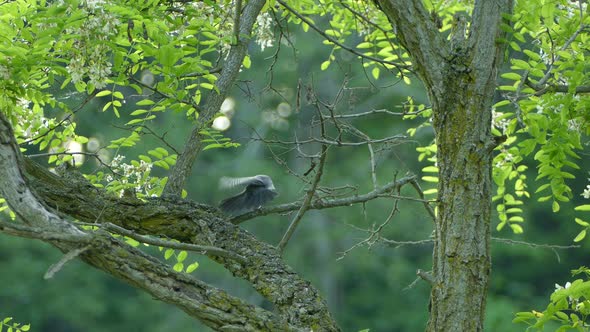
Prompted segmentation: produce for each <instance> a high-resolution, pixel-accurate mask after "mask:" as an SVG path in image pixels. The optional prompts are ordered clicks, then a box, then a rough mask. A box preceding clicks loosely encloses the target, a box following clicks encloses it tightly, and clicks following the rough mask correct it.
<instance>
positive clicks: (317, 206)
mask: <svg viewBox="0 0 590 332" xmlns="http://www.w3.org/2000/svg"><path fill="white" fill-rule="evenodd" d="M414 178H415V175H410V176H406V177H403V178H401V179H399V180H396V181H392V182H390V183H388V184H386V185H384V186H382V187H379V188H377V189H375V190H372V191H370V192H368V193H366V194H363V195H354V196H350V197H344V198H336V199H331V200H328V199H321V200H315V201H312V202H311V203H310V205H309V209H310V210H321V209H328V208H333V207H338V206H349V205H352V204H359V203H364V202H368V201H370V200H373V199H376V198H380V197H382V195H383V194H384V193H387V192H390V191H392V190H395V188H397V187H400V188H401V187H402V186H404V185H406V184H407V183H409V182H410V181H411V180H412V179H414ZM414 200H415V199H414ZM301 204H302V203H301V202H294V203H287V204H281V205H275V206H270V207H267V208H262V209H259V210H256V211H252V212H248V213H245V214H243V215H240V216H237V217H234V218H232V219H230V221H231V222H232V223H234V224H240V223H242V222H244V221H246V220H250V219H252V218H255V217H258V216H263V215H268V214H271V213H285V212H290V211H295V210H298V209H299V208H300V207H301Z"/></svg>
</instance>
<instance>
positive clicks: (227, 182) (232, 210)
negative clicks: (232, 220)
mask: <svg viewBox="0 0 590 332" xmlns="http://www.w3.org/2000/svg"><path fill="white" fill-rule="evenodd" d="M219 187H220V188H223V189H229V188H236V187H240V188H244V189H243V190H242V192H240V193H239V194H237V195H235V196H232V197H230V198H226V199H224V200H223V201H221V203H220V204H219V208H221V210H223V212H225V213H227V214H229V215H232V216H237V215H239V214H243V213H246V212H250V211H253V210H256V209H258V208H260V207H261V206H263V205H264V204H266V203H268V202H270V201H272V200H273V199H274V198H275V197H277V195H278V194H279V193H278V192H277V190H276V189H275V186H274V184H273V183H272V180H271V178H270V177H269V176H268V175H256V176H250V177H244V178H230V177H222V178H221V179H220V180H219Z"/></svg>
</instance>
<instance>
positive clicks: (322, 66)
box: [320, 60, 330, 71]
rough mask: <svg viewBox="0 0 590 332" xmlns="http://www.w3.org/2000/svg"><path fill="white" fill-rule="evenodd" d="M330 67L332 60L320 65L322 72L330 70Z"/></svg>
mask: <svg viewBox="0 0 590 332" xmlns="http://www.w3.org/2000/svg"><path fill="white" fill-rule="evenodd" d="M329 66H330V60H326V61H324V62H322V64H321V65H320V70H322V71H323V70H326V69H328V67H329Z"/></svg>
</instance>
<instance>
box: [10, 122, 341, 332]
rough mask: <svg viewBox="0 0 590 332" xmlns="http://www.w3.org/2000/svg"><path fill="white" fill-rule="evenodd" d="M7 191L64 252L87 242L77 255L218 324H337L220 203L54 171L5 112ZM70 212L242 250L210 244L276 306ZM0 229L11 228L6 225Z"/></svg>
mask: <svg viewBox="0 0 590 332" xmlns="http://www.w3.org/2000/svg"><path fill="white" fill-rule="evenodd" d="M68 174H69V175H71V176H69V175H68ZM0 194H1V195H2V196H3V197H4V198H5V199H6V200H7V202H8V203H9V205H10V206H11V208H12V209H13V210H14V211H15V213H16V214H17V216H18V217H19V220H22V221H25V222H26V223H27V224H28V225H30V227H33V229H31V230H30V232H29V234H30V237H37V238H39V239H42V240H45V241H47V242H49V243H51V244H53V245H55V246H56V247H58V248H59V249H61V250H62V251H64V252H70V251H72V250H76V249H80V248H81V247H84V246H89V247H88V249H87V250H82V252H81V253H80V254H79V256H80V258H82V259H83V260H84V261H85V262H87V263H89V264H91V265H93V266H95V267H97V268H99V269H101V270H103V271H105V272H107V273H110V274H112V275H113V276H116V277H118V278H121V279H122V280H124V281H126V282H128V283H130V284H132V285H134V286H136V287H140V288H142V289H144V290H146V291H147V292H149V293H150V294H152V295H153V296H154V297H155V298H158V299H161V300H163V301H165V302H168V303H171V304H174V305H176V306H178V307H179V308H181V309H183V310H184V311H186V312H187V313H189V314H190V315H192V316H194V317H197V318H199V319H200V320H201V321H203V322H204V323H205V324H207V325H208V326H210V327H212V328H214V329H216V330H220V331H284V330H309V329H313V330H321V331H339V328H338V327H337V325H336V323H335V321H334V320H333V319H332V317H331V316H330V314H329V312H328V310H327V307H326V304H325V302H324V301H323V299H322V298H321V297H320V295H319V294H318V292H317V290H316V289H315V288H313V287H312V285H311V284H310V283H309V282H307V281H305V280H303V279H301V278H300V277H299V276H298V275H297V274H296V273H295V272H294V271H293V270H292V269H291V268H290V267H288V266H287V265H286V264H284V263H283V261H282V260H281V258H280V256H279V255H278V253H277V252H276V250H275V248H274V247H272V246H270V245H268V244H266V243H263V242H260V241H258V240H257V239H256V238H254V237H253V236H252V235H251V234H249V233H248V232H246V231H244V230H242V229H240V228H239V227H237V226H235V225H233V224H232V223H230V222H227V221H225V220H223V219H222V218H220V216H219V215H218V211H217V209H215V208H212V207H208V206H204V205H200V204H196V203H192V202H188V201H180V200H175V199H168V200H153V201H151V202H147V203H145V202H141V201H139V200H137V199H117V198H114V197H112V196H110V195H108V194H107V193H105V192H104V191H102V190H101V189H99V188H95V187H93V186H92V185H90V184H89V183H88V182H87V181H86V180H85V179H84V178H83V177H81V176H79V174H78V173H75V172H74V173H69V172H66V176H65V177H59V176H56V175H55V174H52V173H50V172H49V171H47V170H46V169H45V168H43V167H40V166H39V165H37V164H35V163H34V162H32V161H30V160H28V159H24V158H22V156H21V155H20V151H19V149H18V146H17V145H16V143H15V139H14V136H13V134H12V131H11V129H10V125H9V123H8V121H7V120H6V118H5V116H4V115H3V113H0ZM51 209H53V211H52V210H51ZM65 217H68V218H75V219H78V220H80V221H84V222H88V223H96V224H101V223H105V222H110V223H113V224H116V225H118V226H121V227H124V228H126V229H129V230H132V231H135V232H137V233H141V234H150V235H160V236H163V237H166V238H171V239H176V240H179V241H181V242H186V243H194V244H198V245H204V246H213V247H217V248H220V249H224V250H226V251H228V252H231V253H233V254H234V255H238V256H240V257H243V258H245V260H246V261H245V262H243V261H242V262H239V261H236V260H233V259H232V258H231V257H219V256H217V255H215V252H212V253H211V252H208V253H207V254H208V255H209V256H210V257H211V258H213V259H215V260H216V261H218V262H219V263H221V264H223V265H224V266H225V267H226V268H227V269H228V270H229V271H230V272H232V273H233V274H234V275H235V276H237V277H240V278H244V279H246V280H248V281H249V282H251V284H252V285H253V286H254V288H255V289H257V290H258V291H259V292H260V293H261V294H262V295H263V296H265V297H266V298H267V299H269V300H270V301H271V302H272V303H273V304H274V305H275V307H276V309H277V310H278V315H275V314H273V313H270V312H268V311H266V310H263V309H261V308H258V307H255V306H252V305H249V304H246V303H244V302H243V301H242V300H240V299H238V298H235V297H232V296H230V295H228V294H227V293H225V292H224V291H222V290H219V289H216V288H214V287H211V286H209V285H207V284H205V283H202V282H200V281H198V280H196V279H195V278H193V277H191V276H190V275H187V274H183V273H177V272H175V271H173V270H172V269H171V268H169V267H166V266H165V265H162V264H161V263H160V262H159V261H158V260H156V259H154V258H152V257H150V256H149V255H146V254H144V253H143V252H141V251H139V250H137V249H135V248H132V247H130V246H128V245H127V244H125V243H123V242H121V241H118V240H117V239H114V238H112V237H111V236H110V235H109V234H108V233H107V232H104V231H97V232H92V231H83V230H80V229H78V228H77V227H76V226H74V224H72V223H70V222H68V221H67V220H66V219H64V218H65ZM1 229H10V227H9V225H8V226H7V225H6V224H4V225H0V230H1ZM16 231H19V232H23V230H22V229H21V230H18V229H17V230H16ZM14 232H15V231H14V230H13V233H14ZM35 234H40V235H38V236H35ZM240 260H241V259H240Z"/></svg>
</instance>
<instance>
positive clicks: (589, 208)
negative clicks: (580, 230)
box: [574, 204, 590, 211]
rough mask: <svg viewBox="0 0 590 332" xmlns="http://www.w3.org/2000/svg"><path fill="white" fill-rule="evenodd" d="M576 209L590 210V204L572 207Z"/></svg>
mask: <svg viewBox="0 0 590 332" xmlns="http://www.w3.org/2000/svg"><path fill="white" fill-rule="evenodd" d="M574 210H576V211H590V204H584V205H578V206H576V207H575V208H574Z"/></svg>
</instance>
